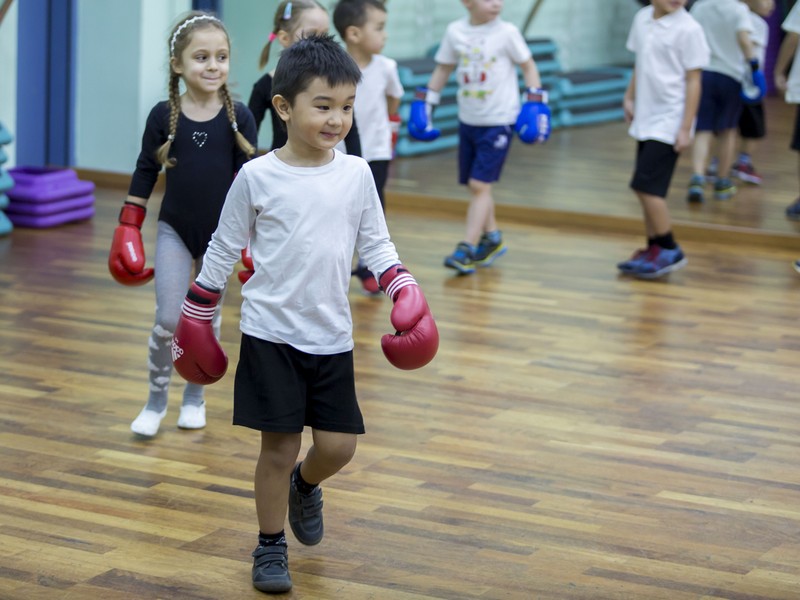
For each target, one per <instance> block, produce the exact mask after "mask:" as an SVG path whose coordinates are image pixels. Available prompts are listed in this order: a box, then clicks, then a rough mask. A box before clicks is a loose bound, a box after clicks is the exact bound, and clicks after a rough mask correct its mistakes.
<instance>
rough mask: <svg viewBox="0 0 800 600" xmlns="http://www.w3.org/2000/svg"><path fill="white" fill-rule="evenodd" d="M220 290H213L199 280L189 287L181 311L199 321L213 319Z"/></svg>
mask: <svg viewBox="0 0 800 600" xmlns="http://www.w3.org/2000/svg"><path fill="white" fill-rule="evenodd" d="M218 301H219V292H218V291H217V290H211V289H209V288H207V287H205V286H203V285H201V284H199V283H197V282H195V284H194V285H193V286H192V287H191V288H189V292H188V293H187V294H186V300H184V302H183V306H182V307H181V312H182V313H183V314H184V315H186V316H187V317H191V318H193V319H196V320H198V321H211V320H212V319H213V318H214V311H216V309H217V302H218Z"/></svg>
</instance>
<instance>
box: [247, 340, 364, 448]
mask: <svg viewBox="0 0 800 600" xmlns="http://www.w3.org/2000/svg"><path fill="white" fill-rule="evenodd" d="M233 424H234V425H243V426H244V427H250V428H251V429H257V430H259V431H269V432H275V433H299V432H302V431H303V428H304V427H305V426H308V427H312V428H314V429H319V430H322V431H335V432H340V433H364V419H363V417H362V416H361V409H360V408H359V407H358V401H357V400H356V388H355V371H354V367H353V352H352V351H349V352H342V353H340V354H328V355H320V354H308V353H306V352H301V351H300V350H297V349H296V348H293V347H292V346H289V345H288V344H275V343H273V342H267V341H264V340H261V339H258V338H255V337H252V336H249V335H247V334H242V343H241V349H240V353H239V365H238V366H237V368H236V380H235V382H234V388H233Z"/></svg>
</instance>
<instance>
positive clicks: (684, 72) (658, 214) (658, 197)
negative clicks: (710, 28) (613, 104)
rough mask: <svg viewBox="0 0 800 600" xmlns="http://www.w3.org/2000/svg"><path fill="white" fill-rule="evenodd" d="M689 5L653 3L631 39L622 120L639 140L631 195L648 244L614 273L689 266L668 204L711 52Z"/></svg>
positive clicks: (649, 273) (650, 273) (647, 273)
mask: <svg viewBox="0 0 800 600" xmlns="http://www.w3.org/2000/svg"><path fill="white" fill-rule="evenodd" d="M684 4H685V0H678V1H677V2H676V1H675V0H652V6H647V7H645V8H642V9H640V10H639V12H638V13H637V14H636V17H635V18H634V21H633V25H632V26H631V31H630V33H629V35H628V43H627V47H628V50H630V51H631V52H634V53H635V54H636V64H635V66H634V71H633V77H632V78H631V82H630V84H629V85H628V89H627V91H626V92H625V100H624V107H625V117H626V119H627V120H628V121H629V122H630V123H631V127H630V134H631V136H633V137H634V138H636V139H637V140H638V141H639V143H638V149H637V153H636V169H635V171H634V174H633V179H632V180H631V188H632V189H633V191H634V192H635V193H636V196H637V197H638V198H639V202H640V203H641V205H642V212H643V213H644V225H645V233H646V235H647V245H646V247H645V249H643V250H638V251H637V252H635V253H634V255H633V256H632V257H631V259H630V260H627V261H625V262H622V263H619V264H618V265H617V268H618V269H619V270H620V271H622V272H623V273H626V274H631V275H634V276H636V277H641V278H645V279H652V278H656V277H660V276H662V275H665V274H667V273H669V272H670V271H674V270H675V269H679V268H680V267H682V266H684V265H685V264H686V258H685V257H684V254H683V251H682V250H681V248H680V246H678V244H677V243H676V242H675V239H674V237H673V234H672V223H671V220H670V216H669V208H668V207H667V201H666V197H667V191H668V189H669V184H670V181H671V179H672V175H673V173H674V171H675V165H676V163H677V162H678V154H679V153H680V152H681V151H682V150H684V149H685V148H687V147H689V145H690V144H691V140H692V134H693V129H694V120H695V115H696V114H697V106H698V104H699V102H700V79H701V69H703V68H704V67H705V66H706V65H707V64H708V60H709V49H708V45H707V44H706V41H705V36H704V34H703V29H702V28H701V27H700V25H699V24H698V23H697V21H695V20H694V19H693V18H692V17H691V15H689V13H688V12H686V9H685V8H684Z"/></svg>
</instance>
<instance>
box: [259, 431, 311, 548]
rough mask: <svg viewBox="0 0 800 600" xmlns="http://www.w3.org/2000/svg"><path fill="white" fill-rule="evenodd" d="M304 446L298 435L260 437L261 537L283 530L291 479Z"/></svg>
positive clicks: (263, 434) (275, 434) (282, 434)
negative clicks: (262, 534) (301, 448)
mask: <svg viewBox="0 0 800 600" xmlns="http://www.w3.org/2000/svg"><path fill="white" fill-rule="evenodd" d="M301 442H302V437H301V434H299V433H271V432H266V431H264V432H262V433H261V454H259V456H258V463H257V464H256V475H255V495H256V513H257V515H258V527H259V529H260V530H261V532H262V533H266V534H275V533H278V532H280V531H282V530H283V527H284V523H285V521H286V511H287V510H288V501H289V476H290V475H291V473H292V469H293V468H294V465H295V462H296V461H297V455H298V454H299V452H300V445H301Z"/></svg>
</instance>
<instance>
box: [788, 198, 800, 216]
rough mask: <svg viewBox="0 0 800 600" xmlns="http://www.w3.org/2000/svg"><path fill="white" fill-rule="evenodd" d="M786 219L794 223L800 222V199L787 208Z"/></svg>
mask: <svg viewBox="0 0 800 600" xmlns="http://www.w3.org/2000/svg"><path fill="white" fill-rule="evenodd" d="M786 218H787V219H791V220H792V221H800V198H798V199H797V200H795V201H794V202H792V203H791V204H790V205H789V206H787V207H786Z"/></svg>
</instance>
